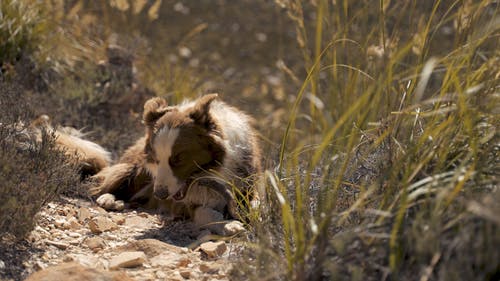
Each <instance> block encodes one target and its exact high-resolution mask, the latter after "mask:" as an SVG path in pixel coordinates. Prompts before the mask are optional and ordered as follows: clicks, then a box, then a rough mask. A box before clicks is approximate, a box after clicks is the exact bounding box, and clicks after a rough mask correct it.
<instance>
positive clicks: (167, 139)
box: [153, 128, 181, 196]
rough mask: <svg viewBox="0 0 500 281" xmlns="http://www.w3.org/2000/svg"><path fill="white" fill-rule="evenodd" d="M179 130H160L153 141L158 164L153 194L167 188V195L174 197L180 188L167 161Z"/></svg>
mask: <svg viewBox="0 0 500 281" xmlns="http://www.w3.org/2000/svg"><path fill="white" fill-rule="evenodd" d="M178 136H179V129H170V128H162V129H161V130H160V131H159V132H158V133H157V134H156V137H155V139H154V143H153V149H154V151H155V155H156V158H157V160H158V161H159V163H158V168H157V171H156V178H155V183H154V190H155V192H156V191H157V189H164V188H168V194H169V195H170V196H171V195H174V194H175V193H177V191H179V189H180V188H181V184H180V183H179V180H178V179H177V178H176V177H175V175H174V173H173V171H172V169H171V167H170V164H169V159H170V156H171V155H172V148H173V146H174V143H175V141H176V140H177V137H178Z"/></svg>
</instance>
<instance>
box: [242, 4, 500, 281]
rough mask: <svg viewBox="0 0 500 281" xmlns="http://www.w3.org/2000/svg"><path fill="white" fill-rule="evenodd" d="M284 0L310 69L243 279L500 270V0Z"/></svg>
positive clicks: (468, 275) (483, 275)
mask: <svg viewBox="0 0 500 281" xmlns="http://www.w3.org/2000/svg"><path fill="white" fill-rule="evenodd" d="M277 2H278V3H279V4H280V5H282V7H284V9H286V11H287V12H288V13H289V15H290V17H291V18H292V19H293V20H294V21H295V22H296V24H297V28H296V30H297V33H296V34H297V41H298V43H299V46H300V47H301V48H302V49H303V55H304V58H305V59H304V63H305V66H306V69H307V77H306V78H305V81H304V82H303V85H302V87H301V89H300V90H299V92H298V93H297V95H296V99H295V102H294V104H293V105H292V107H291V109H290V116H289V121H288V124H287V129H286V132H285V134H284V136H283V139H282V143H281V149H280V157H279V161H278V168H277V169H276V170H275V171H273V172H271V171H269V172H267V173H266V175H265V178H266V185H267V190H268V202H267V204H266V205H265V206H264V207H263V209H262V210H261V212H262V214H261V217H262V221H261V222H258V221H257V222H255V225H257V227H256V235H257V239H256V241H255V244H254V245H251V250H250V251H249V252H250V253H249V257H247V258H246V259H244V260H243V261H242V265H241V266H237V267H235V277H238V276H239V277H243V276H244V278H252V279H255V280H263V279H265V280H388V279H391V280H495V279H498V276H499V274H500V263H499V262H498V260H499V256H500V253H499V252H498V250H497V249H498V248H499V247H500V240H499V237H500V221H499V220H498V219H497V218H496V216H495V215H493V214H495V213H496V212H498V206H499V204H498V201H497V198H498V194H499V193H498V187H497V185H498V175H499V170H498V165H497V164H498V163H497V162H498V150H499V147H498V141H499V138H498V132H497V128H498V125H499V124H498V113H499V112H498V106H495V105H498V78H499V76H500V72H499V69H498V66H495V65H497V64H498V60H499V52H498V50H497V49H496V47H495V42H497V41H498V36H499V35H500V34H499V25H498V23H499V18H500V16H499V14H498V6H497V4H496V3H493V2H490V1H479V2H472V1H464V2H452V1H438V2H433V3H431V2H429V3H423V2H421V1H399V2H393V1H391V2H390V3H389V2H388V3H386V2H385V1H380V2H378V3H375V2H370V1H360V2H359V3H358V2H356V3H351V1H336V2H334V3H333V4H332V3H330V2H328V1H314V2H312V3H311V4H312V5H310V4H307V3H304V2H302V1H277ZM311 15H314V16H311ZM311 34H312V36H311ZM252 273H257V274H256V275H253V274H252Z"/></svg>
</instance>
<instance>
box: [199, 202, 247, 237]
mask: <svg viewBox="0 0 500 281" xmlns="http://www.w3.org/2000/svg"><path fill="white" fill-rule="evenodd" d="M193 221H194V223H195V225H196V226H197V227H199V228H206V229H208V230H210V232H212V233H215V234H218V235H223V236H232V235H235V234H237V233H240V232H242V231H245V227H244V226H243V224H242V223H241V222H240V221H237V220H224V216H223V215H222V214H221V213H220V212H218V211H216V210H214V209H212V208H208V207H203V206H200V207H197V208H196V209H195V210H194V216H193Z"/></svg>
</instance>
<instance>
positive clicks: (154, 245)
mask: <svg viewBox="0 0 500 281" xmlns="http://www.w3.org/2000/svg"><path fill="white" fill-rule="evenodd" d="M123 249H124V250H128V251H143V252H144V253H145V254H146V255H147V256H148V257H154V256H157V255H159V254H162V253H164V252H171V253H176V254H185V253H187V252H188V250H187V249H186V248H182V247H178V246H174V245H171V244H168V243H165V242H162V241H159V240H156V239H142V240H137V241H133V242H130V243H129V244H127V245H126V246H125V247H123Z"/></svg>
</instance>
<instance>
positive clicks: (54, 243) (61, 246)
mask: <svg viewBox="0 0 500 281" xmlns="http://www.w3.org/2000/svg"><path fill="white" fill-rule="evenodd" d="M45 243H47V244H49V245H52V246H55V247H56V248H58V249H61V250H66V249H67V248H68V247H69V244H67V243H64V242H58V241H51V240H45Z"/></svg>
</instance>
